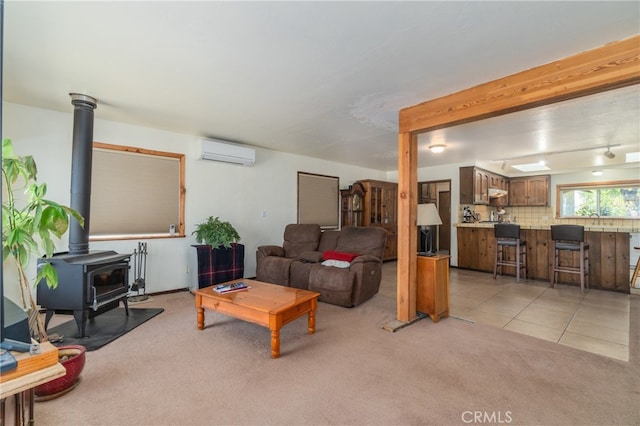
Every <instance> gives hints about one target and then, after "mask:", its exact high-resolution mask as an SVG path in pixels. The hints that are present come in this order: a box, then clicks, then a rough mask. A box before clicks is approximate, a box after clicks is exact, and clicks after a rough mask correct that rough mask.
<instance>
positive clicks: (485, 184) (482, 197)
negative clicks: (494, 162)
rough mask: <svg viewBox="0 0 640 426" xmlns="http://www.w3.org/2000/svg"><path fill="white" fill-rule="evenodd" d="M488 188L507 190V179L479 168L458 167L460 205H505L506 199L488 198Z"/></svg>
mask: <svg viewBox="0 0 640 426" xmlns="http://www.w3.org/2000/svg"><path fill="white" fill-rule="evenodd" d="M489 188H496V189H502V190H505V191H508V190H509V178H507V177H506V176H502V175H498V174H496V173H492V172H489V171H487V170H483V169H481V168H479V167H474V166H467V167H460V203H461V204H476V205H493V206H503V205H506V203H507V200H506V197H499V198H490V197H489Z"/></svg>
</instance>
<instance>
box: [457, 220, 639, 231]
mask: <svg viewBox="0 0 640 426" xmlns="http://www.w3.org/2000/svg"><path fill="white" fill-rule="evenodd" d="M496 223H499V222H489V221H484V222H483V221H481V222H472V223H455V224H454V225H453V226H455V227H458V228H493V225H495V224H496ZM517 225H520V229H539V230H550V229H551V225H552V224H550V223H549V224H541V223H517ZM558 225H560V224H558ZM584 230H585V231H586V232H640V228H634V227H631V226H622V227H621V226H604V225H584Z"/></svg>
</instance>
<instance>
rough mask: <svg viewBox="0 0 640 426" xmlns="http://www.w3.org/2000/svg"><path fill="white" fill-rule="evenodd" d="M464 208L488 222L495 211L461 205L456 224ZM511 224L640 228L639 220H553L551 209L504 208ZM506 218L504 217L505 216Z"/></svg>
mask: <svg viewBox="0 0 640 426" xmlns="http://www.w3.org/2000/svg"><path fill="white" fill-rule="evenodd" d="M464 207H469V208H470V209H471V210H472V211H474V212H475V213H479V214H480V220H489V219H490V216H491V212H492V211H496V210H497V209H496V207H493V206H480V205H466V204H461V205H460V206H459V208H458V223H462V222H463V220H462V217H463V216H462V215H463V209H464ZM504 209H505V211H506V213H505V215H508V217H509V218H510V220H511V222H515V223H521V224H531V225H552V224H559V223H571V224H576V225H584V226H614V227H619V228H627V227H628V228H634V229H637V228H639V227H640V218H639V219H611V218H607V217H603V218H597V217H590V218H561V219H556V218H555V212H554V211H553V208H552V207H505V208H504ZM505 217H506V216H505Z"/></svg>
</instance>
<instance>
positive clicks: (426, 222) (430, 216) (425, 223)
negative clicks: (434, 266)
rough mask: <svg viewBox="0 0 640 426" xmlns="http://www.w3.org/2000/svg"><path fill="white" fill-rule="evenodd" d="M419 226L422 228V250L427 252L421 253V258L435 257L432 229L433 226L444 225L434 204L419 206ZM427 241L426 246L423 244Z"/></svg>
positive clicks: (417, 221)
mask: <svg viewBox="0 0 640 426" xmlns="http://www.w3.org/2000/svg"><path fill="white" fill-rule="evenodd" d="M416 223H417V225H418V226H419V227H420V236H421V238H420V243H421V244H420V249H422V248H423V247H424V246H426V247H424V248H425V249H426V250H425V251H420V252H419V253H418V254H419V255H420V256H435V254H436V250H433V247H432V243H431V239H432V237H431V229H432V228H431V227H432V226H433V225H442V220H441V219H440V215H439V214H438V209H437V208H436V205H435V204H433V203H427V204H418V215H417V220H416ZM422 241H425V242H426V244H422Z"/></svg>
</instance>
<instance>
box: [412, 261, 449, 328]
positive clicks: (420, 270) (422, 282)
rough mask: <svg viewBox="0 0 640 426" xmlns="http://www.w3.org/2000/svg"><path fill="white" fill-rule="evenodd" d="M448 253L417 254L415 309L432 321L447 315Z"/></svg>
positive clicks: (437, 320)
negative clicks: (433, 254)
mask: <svg viewBox="0 0 640 426" xmlns="http://www.w3.org/2000/svg"><path fill="white" fill-rule="evenodd" d="M449 258H450V256H449V255H442V254H437V255H435V256H418V262H417V296H416V298H417V300H416V310H417V311H418V312H422V313H425V314H427V315H429V316H430V317H431V320H432V321H433V322H439V321H440V318H447V317H448V316H449Z"/></svg>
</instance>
